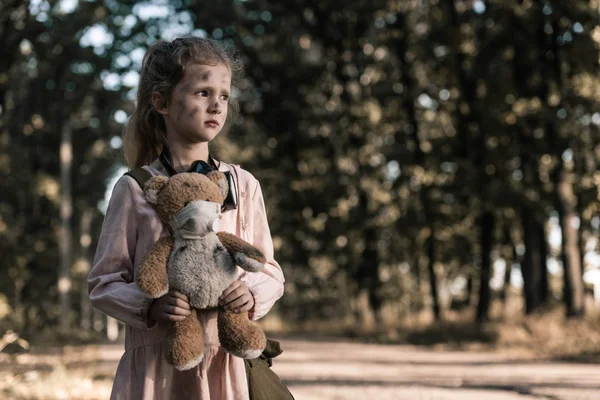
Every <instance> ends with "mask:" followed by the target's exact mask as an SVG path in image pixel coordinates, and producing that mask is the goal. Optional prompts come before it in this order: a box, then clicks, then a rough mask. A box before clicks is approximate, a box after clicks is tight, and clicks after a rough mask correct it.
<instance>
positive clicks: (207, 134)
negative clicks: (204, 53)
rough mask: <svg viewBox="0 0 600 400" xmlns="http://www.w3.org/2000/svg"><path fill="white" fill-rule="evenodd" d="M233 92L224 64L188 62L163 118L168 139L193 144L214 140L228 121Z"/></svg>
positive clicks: (229, 76)
mask: <svg viewBox="0 0 600 400" xmlns="http://www.w3.org/2000/svg"><path fill="white" fill-rule="evenodd" d="M230 92H231V71H230V70H229V68H228V67H227V66H226V65H224V64H216V65H201V64H196V63H192V62H190V63H188V64H187V65H186V67H185V73H184V75H183V78H182V80H181V81H180V82H179V83H178V84H177V86H175V88H174V89H173V92H172V93H171V98H170V99H169V101H168V104H167V106H166V107H164V108H163V109H161V110H158V111H159V112H160V113H161V114H162V115H163V117H164V120H165V126H166V128H167V137H168V140H169V142H170V143H171V144H172V143H174V142H177V143H180V144H182V145H184V146H185V145H191V144H196V143H204V142H209V141H211V140H213V139H214V138H215V137H216V136H217V135H218V134H219V132H221V129H223V125H224V124H225V120H226V118H227V110H228V106H229V96H230Z"/></svg>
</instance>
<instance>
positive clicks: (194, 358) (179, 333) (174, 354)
mask: <svg viewBox="0 0 600 400" xmlns="http://www.w3.org/2000/svg"><path fill="white" fill-rule="evenodd" d="M203 335H204V334H203V332H202V325H201V324H200V321H199V320H198V316H197V315H196V310H195V309H194V308H192V313H191V314H190V315H189V316H188V317H187V318H186V319H184V320H183V321H178V322H175V323H173V326H172V327H171V331H170V332H169V336H168V337H167V361H168V362H169V363H170V364H172V365H173V366H175V368H177V369H178V370H180V371H184V370H186V369H191V368H194V367H195V366H196V365H198V364H200V363H201V362H202V358H203V357H204V336H203Z"/></svg>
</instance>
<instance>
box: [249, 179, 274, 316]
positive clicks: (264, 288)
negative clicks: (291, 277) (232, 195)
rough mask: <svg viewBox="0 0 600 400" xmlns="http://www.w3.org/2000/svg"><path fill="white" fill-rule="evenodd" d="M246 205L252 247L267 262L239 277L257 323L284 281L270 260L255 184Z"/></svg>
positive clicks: (266, 225) (264, 215)
mask: <svg viewBox="0 0 600 400" xmlns="http://www.w3.org/2000/svg"><path fill="white" fill-rule="evenodd" d="M250 204H251V205H252V207H251V210H250V213H249V214H250V215H248V218H249V219H251V220H250V221H248V222H249V223H250V224H251V226H252V232H253V234H252V244H253V245H254V246H256V247H257V248H258V249H260V250H261V251H262V252H263V254H264V255H265V257H266V259H267V263H266V265H265V268H264V270H263V271H262V272H258V273H249V274H246V275H245V276H244V277H243V278H242V281H243V282H244V283H245V284H246V285H247V286H248V288H249V289H250V292H251V293H252V295H253V296H254V308H253V309H252V310H251V311H250V317H251V319H253V320H257V319H260V318H262V317H263V316H264V315H265V314H267V312H269V310H270V309H271V308H272V307H273V305H274V304H275V302H276V301H277V300H278V299H279V298H280V297H281V296H282V295H283V283H284V281H285V279H284V277H283V272H282V270H281V267H280V266H279V264H278V263H277V261H275V258H274V250H273V240H272V238H271V231H270V229H269V223H268V221H267V213H266V209H265V203H264V199H263V195H262V191H261V189H260V184H259V183H258V182H257V185H256V188H255V190H254V193H253V195H252V200H251V203H250Z"/></svg>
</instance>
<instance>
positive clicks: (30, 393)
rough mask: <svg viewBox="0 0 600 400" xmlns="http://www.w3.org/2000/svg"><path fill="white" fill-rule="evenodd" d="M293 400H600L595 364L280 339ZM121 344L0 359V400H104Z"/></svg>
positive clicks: (278, 365)
mask: <svg viewBox="0 0 600 400" xmlns="http://www.w3.org/2000/svg"><path fill="white" fill-rule="evenodd" d="M281 343H282V347H283V349H284V353H283V354H282V355H281V356H280V357H278V358H276V359H275V364H274V366H273V368H274V369H275V371H276V372H277V373H279V375H280V376H281V377H282V379H283V380H284V381H285V382H286V383H287V384H288V386H289V388H290V390H291V391H292V393H294V395H295V397H296V400H345V399H353V400H362V399H366V400H368V399H374V400H390V399H415V400H433V399H435V400H446V399H457V400H475V399H477V400H479V399H484V400H500V399H503V400H513V399H514V400H528V399H553V400H556V399H564V400H592V399H600V360H599V363H598V364H576V363H561V362H542V361H535V360H530V359H529V360H528V359H527V358H525V357H523V356H522V355H518V356H517V357H515V356H512V357H511V356H508V355H501V354H495V353H484V352H458V351H434V350H428V349H423V348H416V347H411V346H386V345H372V344H359V343H347V342H334V341H308V340H291V339H283V340H281ZM121 353H122V345H101V346H86V347H67V348H65V349H64V350H62V351H60V352H58V351H46V352H44V353H42V354H21V355H18V356H15V357H11V356H8V355H7V354H0V399H4V398H7V399H108V397H109V394H110V387H111V382H112V377H113V375H114V372H115V369H116V365H117V362H118V360H119V358H120V356H121Z"/></svg>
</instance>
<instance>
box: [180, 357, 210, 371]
mask: <svg viewBox="0 0 600 400" xmlns="http://www.w3.org/2000/svg"><path fill="white" fill-rule="evenodd" d="M203 359H204V354H200V356H199V357H197V358H195V359H193V360H190V361H188V362H187V363H185V364H183V365H175V369H177V370H179V371H187V370H188V369H192V368H194V367H195V366H197V365H198V364H200V363H201V362H202V360H203Z"/></svg>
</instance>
